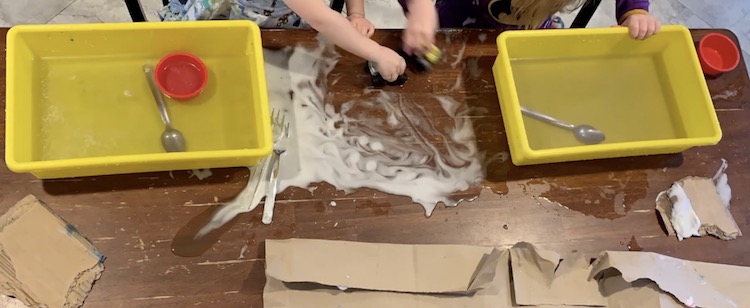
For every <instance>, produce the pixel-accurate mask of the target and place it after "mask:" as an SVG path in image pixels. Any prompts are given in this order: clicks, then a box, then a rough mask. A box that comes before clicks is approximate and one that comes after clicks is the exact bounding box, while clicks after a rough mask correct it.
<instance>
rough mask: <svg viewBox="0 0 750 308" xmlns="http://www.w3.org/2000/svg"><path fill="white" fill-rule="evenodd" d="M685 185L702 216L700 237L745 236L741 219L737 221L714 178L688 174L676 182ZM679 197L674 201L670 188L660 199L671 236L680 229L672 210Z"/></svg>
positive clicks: (694, 206) (658, 201) (657, 202)
mask: <svg viewBox="0 0 750 308" xmlns="http://www.w3.org/2000/svg"><path fill="white" fill-rule="evenodd" d="M676 184H679V185H680V186H682V188H683V190H684V191H685V194H686V195H687V197H688V199H690V204H691V205H692V208H693V211H694V212H695V215H696V216H697V217H698V219H700V228H699V229H698V233H699V234H700V236H705V235H708V234H710V235H713V236H715V237H717V238H720V239H723V240H732V239H735V238H737V237H738V236H742V231H740V228H739V226H737V222H735V220H734V218H733V217H732V214H731V213H730V212H729V208H728V207H727V206H725V205H724V202H723V201H722V199H721V197H720V196H719V194H718V193H717V192H716V186H715V185H714V182H713V181H712V180H711V179H708V178H702V177H692V176H691V177H686V178H683V179H681V180H679V181H677V182H676ZM675 202H677V201H676V200H671V199H670V198H669V196H668V195H667V193H666V191H665V192H662V193H660V194H659V195H658V197H657V198H656V210H657V211H658V212H659V216H660V217H661V220H662V221H663V222H664V226H665V227H666V228H667V233H668V234H669V235H675V236H676V232H675V229H674V226H673V222H672V209H673V204H674V203H675Z"/></svg>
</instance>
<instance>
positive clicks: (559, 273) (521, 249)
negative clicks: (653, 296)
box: [510, 243, 606, 306]
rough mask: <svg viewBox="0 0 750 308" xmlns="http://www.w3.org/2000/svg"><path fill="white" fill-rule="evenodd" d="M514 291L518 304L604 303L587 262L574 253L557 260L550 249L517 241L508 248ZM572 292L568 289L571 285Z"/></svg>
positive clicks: (583, 304)
mask: <svg viewBox="0 0 750 308" xmlns="http://www.w3.org/2000/svg"><path fill="white" fill-rule="evenodd" d="M510 260H511V272H512V273H513V291H514V293H513V295H514V296H515V302H516V303H517V304H519V305H524V306H532V305H572V306H604V305H605V302H606V301H605V300H604V297H603V296H602V295H601V293H600V292H599V285H598V284H597V282H596V281H595V280H589V279H588V276H589V273H590V271H591V270H590V268H589V263H588V262H587V261H586V260H585V259H584V257H583V255H582V254H579V253H574V254H571V255H569V256H567V257H566V258H564V259H562V261H561V260H560V255H559V254H557V253H555V252H552V251H544V250H539V249H536V248H535V247H534V246H533V245H531V244H529V243H518V244H516V245H515V246H513V248H511V249H510ZM572 287H573V288H575V289H574V290H575V292H571V288H572Z"/></svg>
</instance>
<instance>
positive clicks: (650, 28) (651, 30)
mask: <svg viewBox="0 0 750 308" xmlns="http://www.w3.org/2000/svg"><path fill="white" fill-rule="evenodd" d="M658 26H659V25H658V24H657V23H655V22H649V23H648V34H647V36H652V35H654V34H655V33H656V31H657V27H658Z"/></svg>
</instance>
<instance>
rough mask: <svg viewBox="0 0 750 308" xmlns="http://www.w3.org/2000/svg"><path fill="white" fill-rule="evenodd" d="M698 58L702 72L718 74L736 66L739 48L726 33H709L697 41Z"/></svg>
mask: <svg viewBox="0 0 750 308" xmlns="http://www.w3.org/2000/svg"><path fill="white" fill-rule="evenodd" d="M698 58H699V59H700V62H701V68H702V69H703V73H704V74H706V75H708V76H718V75H720V74H722V73H726V72H729V71H731V70H733V69H735V68H737V65H739V64H740V50H739V48H737V45H736V44H735V43H734V42H733V41H732V39H730V38H729V37H727V36H726V35H723V34H719V33H709V34H706V35H705V36H704V37H703V38H701V40H700V42H699V43H698Z"/></svg>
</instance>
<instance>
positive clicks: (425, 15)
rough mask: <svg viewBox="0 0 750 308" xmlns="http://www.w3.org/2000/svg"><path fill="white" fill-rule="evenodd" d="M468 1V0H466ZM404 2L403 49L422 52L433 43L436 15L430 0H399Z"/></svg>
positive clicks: (436, 26)
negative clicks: (404, 26)
mask: <svg viewBox="0 0 750 308" xmlns="http://www.w3.org/2000/svg"><path fill="white" fill-rule="evenodd" d="M467 1H468V0H467ZM399 2H401V4H402V5H404V4H406V5H405V7H406V11H407V13H406V29H404V36H403V38H402V39H403V41H404V51H406V52H407V53H413V54H417V55H421V54H424V53H425V52H426V51H428V50H429V49H430V48H431V47H432V44H434V43H435V31H437V29H438V16H437V9H435V3H434V2H432V0H399Z"/></svg>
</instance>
